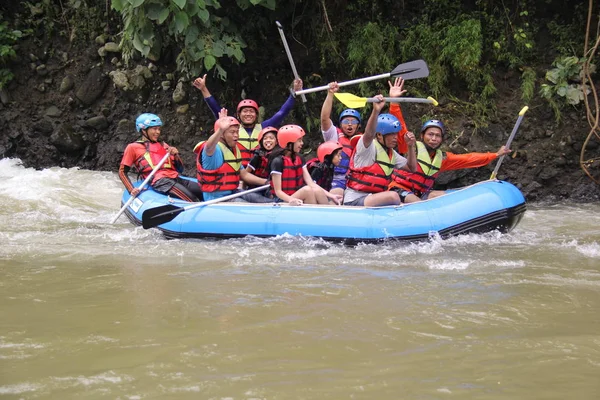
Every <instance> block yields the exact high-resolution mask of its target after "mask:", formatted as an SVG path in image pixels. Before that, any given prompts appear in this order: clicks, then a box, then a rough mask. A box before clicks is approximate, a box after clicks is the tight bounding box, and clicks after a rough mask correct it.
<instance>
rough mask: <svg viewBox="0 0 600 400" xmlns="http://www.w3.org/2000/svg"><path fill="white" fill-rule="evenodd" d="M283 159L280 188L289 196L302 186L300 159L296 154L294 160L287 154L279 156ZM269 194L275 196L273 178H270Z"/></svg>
mask: <svg viewBox="0 0 600 400" xmlns="http://www.w3.org/2000/svg"><path fill="white" fill-rule="evenodd" d="M281 158H282V159H283V172H282V173H281V190H282V191H283V192H284V193H285V194H287V195H289V196H291V195H293V194H294V193H296V192H297V191H298V190H299V189H300V188H302V186H304V178H303V177H302V165H303V164H302V159H301V158H300V156H299V155H297V154H296V157H295V158H294V161H293V162H292V159H291V158H290V157H287V156H281ZM271 194H272V195H273V196H277V194H276V193H275V187H274V186H273V180H271Z"/></svg>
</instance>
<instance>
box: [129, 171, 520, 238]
mask: <svg viewBox="0 0 600 400" xmlns="http://www.w3.org/2000/svg"><path fill="white" fill-rule="evenodd" d="M129 197H130V196H129V193H128V192H127V191H125V192H124V193H123V197H122V204H125V203H126V202H127V200H129ZM166 205H169V207H171V208H172V209H173V210H175V211H177V212H176V213H175V217H174V218H173V217H172V216H171V218H170V219H169V220H168V222H165V223H163V224H161V225H158V226H157V228H158V229H160V230H161V231H162V232H163V233H164V234H165V235H166V236H167V237H169V238H235V237H243V236H248V235H252V236H258V237H271V236H277V235H284V234H289V235H294V236H304V237H309V236H312V237H319V238H323V239H325V240H331V241H340V242H346V243H349V244H354V243H361V242H365V243H369V242H379V241H382V240H388V239H399V240H422V239H427V238H429V237H431V236H432V235H440V236H441V237H442V238H447V237H450V236H455V235H460V234H464V233H483V232H488V231H492V230H499V231H501V232H508V231H510V230H512V229H513V228H514V227H515V226H516V225H517V224H518V223H519V221H520V220H521V218H522V217H523V214H524V212H525V209H526V205H525V198H524V197H523V195H522V193H521V192H520V191H519V190H518V189H517V188H516V187H515V186H514V185H512V184H510V183H508V182H503V181H497V180H492V181H484V182H480V183H477V184H474V185H471V186H468V187H465V188H462V189H457V190H454V191H451V192H449V193H448V194H446V195H444V196H441V197H438V198H435V199H431V200H427V201H422V202H419V203H412V204H403V205H400V206H388V207H373V208H369V207H348V206H333V205H303V206H289V205H287V204H281V203H279V204H251V203H243V202H239V203H238V202H233V203H231V202H230V203H227V202H221V203H217V204H210V205H205V206H199V207H193V208H191V209H186V210H183V208H185V207H186V206H187V207H190V205H194V203H187V202H184V201H181V200H179V199H175V198H170V197H168V196H164V195H162V194H159V193H157V192H154V191H153V190H151V189H149V190H145V191H143V192H142V193H140V195H139V196H138V198H136V199H135V200H134V201H133V202H132V204H131V205H130V206H129V207H128V208H127V209H126V211H125V212H126V215H127V217H128V218H129V220H130V221H131V222H133V223H134V224H136V225H142V222H143V216H144V214H143V213H144V211H146V210H150V209H153V208H156V207H162V208H167V209H169V207H165V206H166ZM149 213H152V211H150V212H149ZM147 214H148V213H147ZM144 222H145V221H144ZM144 225H146V224H144ZM151 226H154V225H151Z"/></svg>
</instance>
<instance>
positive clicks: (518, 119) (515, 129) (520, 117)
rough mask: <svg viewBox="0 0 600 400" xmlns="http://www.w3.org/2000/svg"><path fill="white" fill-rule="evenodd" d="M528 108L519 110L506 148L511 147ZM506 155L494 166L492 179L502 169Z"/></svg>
mask: <svg viewBox="0 0 600 400" xmlns="http://www.w3.org/2000/svg"><path fill="white" fill-rule="evenodd" d="M527 110H529V107H527V106H525V107H523V108H522V109H521V111H519V118H517V123H516V124H515V126H514V128H513V130H512V132H511V134H510V136H509V137H508V140H507V141H506V144H505V145H504V147H505V148H507V149H510V144H511V143H512V140H513V138H514V137H515V135H516V134H517V129H519V125H521V121H522V120H523V116H524V115H525V113H526V112H527ZM504 157H505V155H503V156H502V157H500V159H499V160H498V163H497V164H496V168H494V172H492V175H491V176H490V180H492V179H496V174H497V173H498V170H499V169H500V165H502V161H503V160H504Z"/></svg>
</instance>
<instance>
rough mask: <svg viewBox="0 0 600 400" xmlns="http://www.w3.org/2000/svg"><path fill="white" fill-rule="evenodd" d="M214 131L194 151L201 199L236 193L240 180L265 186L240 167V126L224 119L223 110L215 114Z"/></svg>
mask: <svg viewBox="0 0 600 400" xmlns="http://www.w3.org/2000/svg"><path fill="white" fill-rule="evenodd" d="M219 115H220V116H221V118H219V119H218V120H217V121H216V122H215V132H214V133H213V134H212V135H211V136H210V137H209V138H208V140H206V141H205V142H200V143H198V144H197V145H196V147H195V148H194V152H195V153H196V154H197V158H196V167H197V170H198V173H197V177H198V184H199V185H200V188H201V189H202V192H203V193H204V200H207V201H208V200H213V199H218V198H221V197H224V196H228V195H230V194H233V193H234V192H236V191H237V188H238V186H239V184H240V179H242V180H243V181H244V182H246V183H247V184H249V185H256V186H260V185H265V184H266V182H267V180H266V179H264V178H258V177H256V176H254V175H253V174H252V173H250V172H248V171H247V170H246V169H245V168H244V167H243V166H242V155H241V152H240V149H239V148H238V147H237V140H238V137H239V127H240V123H239V122H238V120H237V119H235V118H233V117H228V116H227V110H226V109H222V110H221V112H220V113H219Z"/></svg>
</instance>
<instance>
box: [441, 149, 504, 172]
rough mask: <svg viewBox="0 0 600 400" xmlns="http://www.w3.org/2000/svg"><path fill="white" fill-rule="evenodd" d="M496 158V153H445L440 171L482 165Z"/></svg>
mask: <svg viewBox="0 0 600 400" xmlns="http://www.w3.org/2000/svg"><path fill="white" fill-rule="evenodd" d="M496 158H498V154H496V153H467V154H454V153H446V157H444V161H442V168H441V169H440V171H452V170H455V169H464V168H477V167H483V166H484V165H488V164H489V163H491V162H492V161H494V160H495V159H496Z"/></svg>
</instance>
